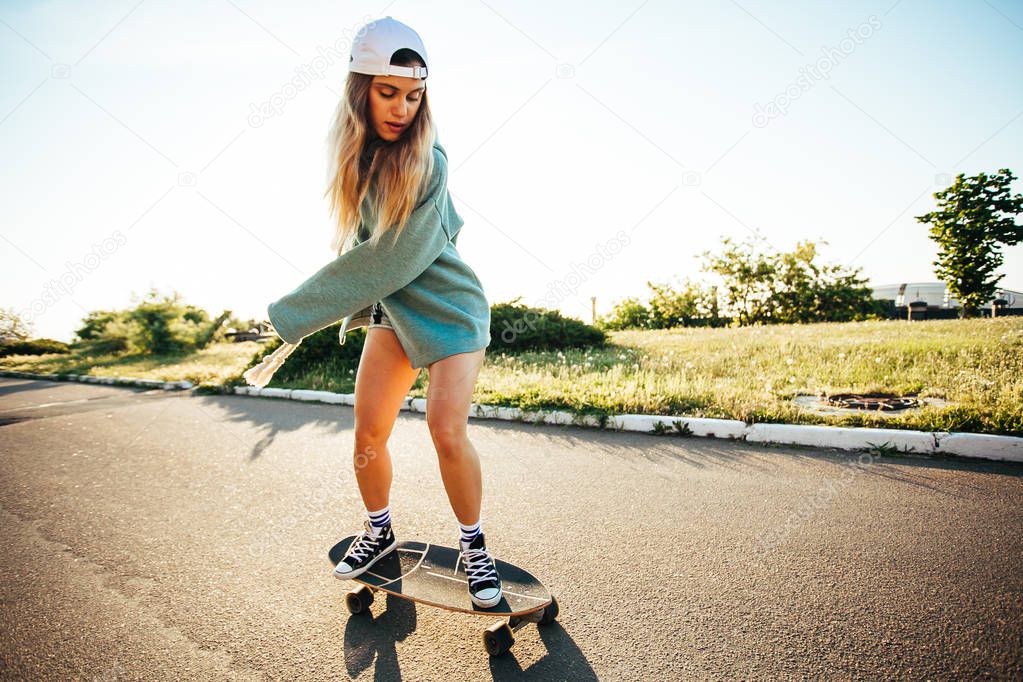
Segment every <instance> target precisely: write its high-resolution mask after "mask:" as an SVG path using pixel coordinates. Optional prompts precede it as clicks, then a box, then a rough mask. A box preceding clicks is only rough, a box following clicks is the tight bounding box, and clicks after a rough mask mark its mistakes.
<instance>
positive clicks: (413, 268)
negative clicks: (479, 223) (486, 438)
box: [246, 16, 502, 607]
mask: <svg viewBox="0 0 1023 682" xmlns="http://www.w3.org/2000/svg"><path fill="white" fill-rule="evenodd" d="M427 72H428V64H427V55H426V49H425V47H424V46H423V43H422V40H421V39H420V37H419V35H418V34H417V33H416V32H415V31H414V30H412V29H411V28H410V27H408V26H406V25H405V24H403V23H401V22H399V21H396V20H395V19H393V18H392V17H390V16H388V17H385V18H383V19H378V20H375V21H373V22H370V23H369V24H367V25H366V26H364V27H363V28H362V29H360V31H359V33H358V34H357V37H356V39H355V40H354V41H353V44H352V54H351V60H350V62H349V75H348V79H347V82H346V84H345V92H344V96H343V97H342V99H341V102H340V103H339V104H338V108H337V112H336V114H335V121H334V125H333V129H332V131H331V135H330V145H329V149H330V163H331V173H330V178H329V179H330V183H329V187H328V189H327V195H329V197H330V202H331V208H332V215H336V216H337V231H336V234H335V239H334V242H333V243H332V247H333V248H337V249H338V253H339V255H338V257H337V258H336V259H335V260H334V261H332V262H331V263H328V264H327V265H326V266H324V267H323V268H321V270H320V271H319V272H317V273H316V274H314V275H313V276H312V277H310V278H309V279H308V280H306V281H305V282H304V283H302V284H301V285H300V286H299V287H298V288H296V289H295V290H294V291H292V292H291V293H290V294H288V295H286V296H284V297H282V298H280V299H278V300H277V301H275V302H273V303H271V304H270V305H269V307H268V308H267V312H268V315H269V319H270V322H271V325H272V326H273V328H274V330H275V331H276V332H277V334H278V335H280V336H281V338H282V339H283V340H284V341H285V343H284V344H283V345H282V346H281V348H279V349H278V350H277V351H275V352H274V353H273V354H272V355H271V356H268V358H267V359H265V360H264V362H263V364H262V365H261V366H258V367H256V368H253V369H252V370H249V372H246V379H248V380H249V382H250V383H253V384H256V385H265V383H266V382H267V381H269V377H270V375H272V373H273V371H274V370H275V369H276V368H277V367H279V366H280V364H281V363H282V362H283V361H284V359H285V358H286V357H287V356H288V355H289V354H290V353H291V351H292V350H294V348H295V347H296V346H297V345H298V344H299V343H300V342H301V339H302V338H303V337H305V336H308V335H309V334H311V333H313V332H315V331H318V330H320V329H323V328H324V327H326V326H328V325H329V324H332V323H333V322H335V321H337V320H338V319H340V318H341V317H343V318H344V320H343V322H342V325H341V331H340V342H341V343H344V339H345V334H346V333H347V331H350V330H351V329H356V328H358V327H361V326H366V327H367V330H366V342H365V345H364V347H363V350H362V356H361V359H360V362H359V369H358V373H357V374H356V379H355V454H354V465H355V476H356V479H357V481H358V485H359V491H360V493H361V495H362V501H363V504H364V505H365V507H366V512H367V517H368V518H367V519H366V521H365V522H364V527H363V530H362V532H360V533H359V534H358V536H357V537H356V539H355V540H354V541H353V542H352V544H351V547H350V548H349V550H348V553H347V554H346V555H345V556H344V557H343V558H342V560H341V561H339V562H338V564H337V566H336V567H335V569H334V575H335V576H337V577H338V578H342V579H347V578H353V577H355V576H358V575H360V574H362V573H364V572H365V571H366V570H367V569H369V568H370V567H371V566H373V564H375V563H376V562H377V561H379V560H380V559H381V558H382V557H384V556H386V555H387V554H388V553H389V552H391V551H393V550H394V548H395V546H396V545H397V540H396V539H395V535H394V532H393V530H392V529H391V516H390V499H389V497H390V488H391V479H392V469H391V458H390V454H389V453H388V450H387V440H388V437H389V435H390V433H391V429H392V427H393V426H394V422H395V419H396V418H397V415H398V412H399V410H400V408H401V405H402V402H403V401H404V400H405V397H406V395H407V393H408V391H409V389H410V388H411V387H412V385H413V384H414V383H415V381H416V378H417V377H418V375H419V370H420V369H421V368H422V367H426V368H427V369H428V371H429V386H428V388H427V395H426V421H427V425H428V427H429V430H430V435H431V438H432V440H433V444H434V447H435V449H436V451H437V455H438V458H439V465H440V473H441V478H442V480H443V482H444V487H445V490H446V491H447V495H448V500H449V502H450V503H451V507H452V510H453V511H454V514H455V517H456V518H457V520H458V523H459V530H460V547H461V551H462V563H463V565H464V568H465V571H466V577H467V579H468V590H469V596H470V598H471V600H472V602H473V603H475V604H476V605H477V606H480V607H489V606H494V605H495V604H497V603H498V602H499V601H501V598H502V592H501V579H500V576H499V575H498V573H497V568H496V565H495V563H494V560H493V557H492V556H491V554H490V552H489V551H488V550H487V547H486V543H485V539H484V535H483V532H482V530H481V526H480V510H481V501H482V477H481V473H480V463H479V457H478V456H477V453H476V450H475V449H474V447H473V445H472V443H471V442H470V441H469V439H468V437H467V435H466V426H467V423H468V416H469V407H470V404H471V396H472V392H473V387H474V385H475V383H476V378H477V376H478V374H479V370H480V367H481V366H482V364H483V356H484V353H485V351H486V347H487V346H488V345H490V340H491V339H490V306H489V303H488V302H487V300H486V296H485V295H484V292H483V287H482V285H481V284H480V281H479V279H478V278H477V277H476V275H475V273H474V272H473V271H472V269H471V268H470V267H469V266H468V265H467V264H466V263H465V262H464V261H463V260H462V259H461V258H460V257H459V255H458V251H457V249H456V243H457V238H458V231H459V229H460V228H461V226H462V224H463V221H462V219H461V217H460V216H459V215H458V214H457V213H456V212H455V208H454V205H453V204H452V202H451V198H450V196H449V194H448V191H447V154H446V152H445V151H444V148H443V147H442V146H441V145H440V142H439V141H438V140H437V136H436V131H435V130H434V126H433V121H432V118H431V116H430V109H429V103H428V99H427V94H426V76H427ZM346 247H347V248H346Z"/></svg>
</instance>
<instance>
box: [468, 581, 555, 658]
mask: <svg viewBox="0 0 1023 682" xmlns="http://www.w3.org/2000/svg"><path fill="white" fill-rule="evenodd" d="M557 617H558V600H557V599H556V598H555V597H554V595H553V594H552V595H551V603H550V604H548V605H547V606H545V607H543V608H542V609H540V610H539V611H532V612H530V613H527V614H524V615H521V616H511V617H509V618H508V620H507V621H503V620H499V621H497V622H496V623H494V624H493V625H491V626H490V627H488V628H487V629H486V630H484V631H483V646H484V647H485V648H486V650H487V653H488V654H490V655H491V656H500V655H501V654H503V653H504V652H506V651H508V649H510V648H511V645H512V644H514V643H515V635H513V634H512V633H513V632H518V631H519V630H520V629H522V628H524V627H525V626H526V625H528V624H529V623H536V624H537V626H540V625H548V624H550V623H553V622H554V619H555V618H557Z"/></svg>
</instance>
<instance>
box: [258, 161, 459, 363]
mask: <svg viewBox="0 0 1023 682" xmlns="http://www.w3.org/2000/svg"><path fill="white" fill-rule="evenodd" d="M433 161H434V165H433V173H432V175H431V177H430V182H429V185H428V186H427V188H426V190H425V192H423V194H422V195H421V196H422V197H423V198H422V200H421V201H420V202H419V204H418V205H417V206H416V208H415V210H413V211H412V214H411V215H410V216H409V219H408V222H407V223H406V224H405V226H404V228H402V231H401V234H400V235H398V239H397V240H396V241H395V240H394V237H393V235H392V234H391V233H390V232H388V233H385V234H384V235H382V236H381V239H380V243H379V244H377V245H376V246H373V245H371V244H370V242H369V241H368V240H367V241H364V242H362V243H360V244H357V245H355V246H354V247H353V248H351V249H349V250H348V251H346V252H345V253H343V254H341V255H339V256H338V257H337V258H335V259H334V260H333V261H331V262H330V263H327V264H326V265H324V266H323V267H322V268H320V269H319V270H318V271H317V272H316V273H314V274H313V275H312V276H311V277H309V278H308V279H307V280H306V281H304V282H302V283H301V284H299V285H298V287H297V288H295V289H294V290H293V291H292V292H291V293H289V294H286V295H285V296H282V297H281V298H279V299H277V300H276V301H274V302H273V303H271V304H270V305H269V306H267V315H268V317H269V320H270V323H271V324H272V325H273V327H274V329H275V330H276V331H277V334H278V336H280V337H281V338H282V339H284V341H286V342H287V343H292V344H297V343H299V342H301V340H302V339H303V338H305V337H306V336H309V335H310V334H313V333H315V332H318V331H319V330H321V329H323V328H325V327H328V326H330V325H331V324H333V323H334V322H336V321H338V320H340V319H342V318H344V317H346V316H348V315H351V314H353V313H355V312H357V311H359V310H361V309H363V308H365V307H366V306H368V305H371V304H372V303H375V302H376V301H378V300H380V299H381V298H383V297H385V296H387V295H389V294H391V293H393V292H395V291H397V290H398V289H401V288H402V287H404V286H405V285H406V284H408V283H409V282H411V281H412V280H414V279H415V278H416V277H418V276H419V275H420V273H422V272H423V271H424V270H426V268H427V267H429V266H430V264H431V263H433V261H435V260H436V259H437V257H438V256H440V254H441V252H442V251H443V250H444V247H445V246H447V243H448V240H449V239H448V234H447V232H446V231H445V230H446V227H445V225H444V220H443V215H442V213H441V210H440V207H441V206H442V205H443V204H442V203H441V202H443V201H444V197H445V196H446V194H447V160H446V159H445V157H444V155H443V154H442V153H441V152H439V151H438V150H437V149H436V148H434V150H433ZM392 241H395V243H394V244H392V243H391V242H392Z"/></svg>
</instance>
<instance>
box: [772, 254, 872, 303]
mask: <svg viewBox="0 0 1023 682" xmlns="http://www.w3.org/2000/svg"><path fill="white" fill-rule="evenodd" d="M821 243H822V244H827V242H823V241H822V242H821ZM816 258H817V244H815V243H814V242H812V241H802V242H799V243H798V244H796V248H795V250H794V251H792V252H790V253H781V254H777V255H775V256H773V257H772V260H773V263H774V272H775V278H776V281H775V286H774V288H775V292H774V294H773V296H772V299H771V300H772V303H773V309H772V310H771V318H772V320H773V321H774V322H781V323H785V322H833V321H841V320H852V319H862V318H864V317H866V316H868V315H870V314H871V313H874V312H879V311H878V310H877V306H876V305H875V304H874V301H873V293H872V292H871V290H870V287H868V286H867V280H866V279H864V278H862V277H860V275H859V270H858V269H857V270H854V271H847V270H846V269H845V268H843V267H842V266H840V265H826V264H818V263H816V262H815V259H816Z"/></svg>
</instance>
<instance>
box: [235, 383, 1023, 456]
mask: <svg viewBox="0 0 1023 682" xmlns="http://www.w3.org/2000/svg"><path fill="white" fill-rule="evenodd" d="M233 392H234V393H236V394H238V395H251V396H262V397H270V398H290V399H292V400H312V401H320V402H325V403H332V404H341V405H355V394H354V393H332V392H330V391H306V390H300V389H294V390H292V389H282V388H256V387H255V386H235V387H233ZM400 409H402V410H406V411H409V412H419V413H425V412H426V399H425V398H409V397H406V398H405V401H404V403H403V404H402V406H401V408H400ZM469 416H470V417H476V418H477V419H501V420H505V421H517V422H531V423H534V424H571V425H575V426H595V427H598V428H606V429H613V430H615V431H636V432H640V433H653V434H665V435H676V436H700V437H704V438H724V439H729V440H744V441H747V442H749V443H773V444H777V445H805V446H810V447H818V448H837V449H840V450H871V451H878V450H880V451H884V450H892V451H895V452H900V453H914V454H932V455H957V456H959V457H969V458H975V459H992V460H1002V461H1007V462H1023V438H1016V437H1014V436H995V435H990V434H983V433H958V432H946V431H939V432H930V431H909V430H903V429H868V428H851V427H843V426H818V425H804V424H764V423H758V424H747V423H746V422H742V421H739V420H736V419H707V418H702V417H669V416H664V415H657V414H619V415H611V416H609V417H607V419H606V420H604V423H603V424H602V423H601V420H600V418H598V417H596V416H593V415H577V414H575V413H572V412H567V411H564V410H521V409H519V408H517V407H505V406H503V405H483V404H480V403H472V404H471V405H470V407H469Z"/></svg>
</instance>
